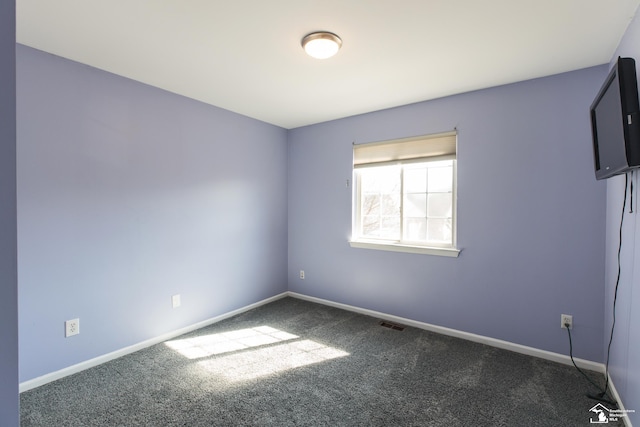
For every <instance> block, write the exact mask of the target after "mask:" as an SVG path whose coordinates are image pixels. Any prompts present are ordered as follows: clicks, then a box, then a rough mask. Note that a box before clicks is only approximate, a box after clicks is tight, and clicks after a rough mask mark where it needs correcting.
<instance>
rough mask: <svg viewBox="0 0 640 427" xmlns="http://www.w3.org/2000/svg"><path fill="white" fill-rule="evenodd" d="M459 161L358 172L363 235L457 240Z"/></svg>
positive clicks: (429, 242) (430, 241)
mask: <svg viewBox="0 0 640 427" xmlns="http://www.w3.org/2000/svg"><path fill="white" fill-rule="evenodd" d="M453 162H454V161H453V160H441V161H432V162H423V163H407V164H398V165H393V166H379V167H368V168H362V169H358V170H357V180H358V185H359V197H358V200H359V207H358V208H359V216H358V218H357V223H358V232H359V237H360V238H364V239H373V240H387V241H393V242H404V243H408V244H419V245H436V246H442V245H444V246H447V245H452V244H453V189H454V188H453V187H454V186H453V173H454V170H453V169H454V167H453V166H454V165H453Z"/></svg>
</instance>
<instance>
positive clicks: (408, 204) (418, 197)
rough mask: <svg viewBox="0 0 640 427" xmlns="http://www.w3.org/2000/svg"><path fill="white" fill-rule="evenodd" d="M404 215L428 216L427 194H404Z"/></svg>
mask: <svg viewBox="0 0 640 427" xmlns="http://www.w3.org/2000/svg"><path fill="white" fill-rule="evenodd" d="M404 216H406V217H410V216H418V217H425V218H426V216H427V195H426V194H425V193H422V194H407V195H406V196H404Z"/></svg>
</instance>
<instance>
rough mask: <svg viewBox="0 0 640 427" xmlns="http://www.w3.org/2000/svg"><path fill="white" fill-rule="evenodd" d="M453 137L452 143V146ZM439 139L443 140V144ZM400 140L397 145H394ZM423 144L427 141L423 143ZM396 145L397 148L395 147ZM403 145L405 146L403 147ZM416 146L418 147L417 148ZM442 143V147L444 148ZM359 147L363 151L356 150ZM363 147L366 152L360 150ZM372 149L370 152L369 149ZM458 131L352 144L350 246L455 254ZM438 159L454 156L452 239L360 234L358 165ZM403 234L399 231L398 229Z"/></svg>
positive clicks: (364, 166) (421, 161) (430, 253)
mask: <svg viewBox="0 0 640 427" xmlns="http://www.w3.org/2000/svg"><path fill="white" fill-rule="evenodd" d="M451 138H453V147H452V146H451ZM442 141H445V143H444V145H443V144H442ZM430 143H431V144H432V145H431V146H430V147H431V148H427V149H426V151H421V150H423V149H422V148H420V146H421V145H422V144H430ZM394 144H399V145H394ZM422 146H423V147H425V146H426V145H422ZM396 147H397V148H396ZM404 147H406V149H405V148H404ZM416 147H418V148H416ZM443 147H444V148H443ZM358 149H363V150H362V151H360V152H358V153H356V151H357V150H358ZM365 150H366V153H365V154H361V153H362V152H364V151H365ZM369 152H371V153H369ZM456 153H457V134H456V132H455V131H454V132H446V133H442V134H435V135H425V136H420V137H414V138H404V139H399V140H392V141H382V142H377V143H372V144H363V145H354V168H353V183H354V186H353V201H352V237H351V239H350V241H349V244H350V245H351V247H353V248H363V249H376V250H384V251H393V252H408V253H417V254H427V255H439V256H447V257H457V256H458V255H459V253H460V250H459V249H458V248H457V247H456V240H457V161H456ZM440 160H453V162H452V164H453V169H452V173H453V182H452V183H453V186H452V216H451V227H452V242H451V244H450V245H449V244H442V245H440V244H433V243H425V244H421V243H416V242H406V241H403V240H402V235H401V236H400V240H388V239H370V238H363V237H361V236H359V231H358V230H359V227H360V221H361V218H360V216H361V215H360V214H361V213H360V207H361V200H360V199H361V183H360V180H359V175H358V169H360V168H366V167H381V166H389V165H400V166H401V165H405V164H408V163H416V162H420V163H426V162H432V161H433V162H436V161H440ZM400 198H401V199H402V198H403V190H402V189H401V190H400ZM402 215H403V213H402V209H401V210H400V214H399V216H400V218H399V219H400V222H401V224H402V222H403V216H402ZM401 234H402V233H401Z"/></svg>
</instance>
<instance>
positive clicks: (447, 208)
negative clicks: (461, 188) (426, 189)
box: [426, 193, 452, 218]
mask: <svg viewBox="0 0 640 427" xmlns="http://www.w3.org/2000/svg"><path fill="white" fill-rule="evenodd" d="M451 213H452V197H451V193H433V194H429V201H428V202H427V215H426V216H428V217H429V218H451Z"/></svg>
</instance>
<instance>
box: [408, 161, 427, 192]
mask: <svg viewBox="0 0 640 427" xmlns="http://www.w3.org/2000/svg"><path fill="white" fill-rule="evenodd" d="M404 192H405V193H426V192H427V168H426V167H424V166H422V167H419V168H418V167H405V170H404Z"/></svg>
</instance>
